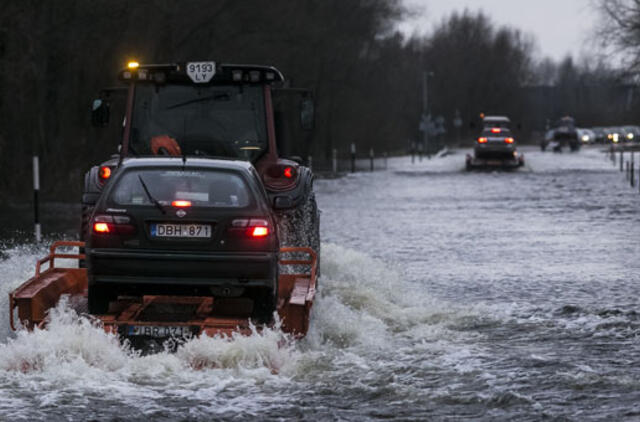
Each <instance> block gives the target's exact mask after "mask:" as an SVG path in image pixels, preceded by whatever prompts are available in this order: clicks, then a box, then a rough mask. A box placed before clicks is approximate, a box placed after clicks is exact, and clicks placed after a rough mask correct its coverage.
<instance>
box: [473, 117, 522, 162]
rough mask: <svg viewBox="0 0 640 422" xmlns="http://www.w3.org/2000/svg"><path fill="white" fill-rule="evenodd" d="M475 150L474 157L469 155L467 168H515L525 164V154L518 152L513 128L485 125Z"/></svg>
mask: <svg viewBox="0 0 640 422" xmlns="http://www.w3.org/2000/svg"><path fill="white" fill-rule="evenodd" d="M503 122H504V121H503ZM473 152H474V155H473V157H472V156H471V155H467V158H466V169H467V170H472V169H475V168H505V169H513V168H517V167H520V166H522V165H523V164H524V156H523V155H521V154H519V153H518V151H517V149H516V141H515V139H514V137H513V135H512V133H511V130H510V129H507V128H504V127H499V126H496V127H485V128H484V129H483V130H482V133H481V134H480V136H479V137H478V139H477V140H476V144H475V147H474V149H473Z"/></svg>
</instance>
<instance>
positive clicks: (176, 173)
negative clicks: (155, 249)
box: [110, 169, 252, 208]
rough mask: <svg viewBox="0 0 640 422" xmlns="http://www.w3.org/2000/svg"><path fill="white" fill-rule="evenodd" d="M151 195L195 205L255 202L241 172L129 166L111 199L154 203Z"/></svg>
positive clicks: (242, 205)
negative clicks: (130, 167) (134, 167)
mask: <svg viewBox="0 0 640 422" xmlns="http://www.w3.org/2000/svg"><path fill="white" fill-rule="evenodd" d="M145 187H146V188H147V190H148V191H149V192H148V194H147V192H146V191H145ZM149 196H151V197H152V198H153V199H155V200H157V201H158V202H159V203H160V204H162V205H170V204H171V203H172V202H173V201H190V202H191V205H192V206H194V207H231V208H245V207H247V206H249V204H250V203H251V202H252V201H251V197H252V195H251V191H250V190H249V187H248V186H247V183H246V182H245V180H244V179H243V178H242V176H240V175H239V174H236V173H234V172H230V171H221V170H205V169H203V170H200V169H197V170H194V169H186V170H184V171H183V170H179V169H135V170H129V171H127V172H126V173H125V174H124V175H123V176H122V177H121V178H120V179H118V181H117V185H116V186H115V187H114V189H113V190H112V193H111V197H110V200H111V202H113V203H115V204H118V205H152V203H153V202H152V200H151V198H149Z"/></svg>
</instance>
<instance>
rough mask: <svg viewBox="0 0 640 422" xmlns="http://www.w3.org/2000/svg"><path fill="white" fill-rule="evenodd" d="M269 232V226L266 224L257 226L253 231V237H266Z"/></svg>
mask: <svg viewBox="0 0 640 422" xmlns="http://www.w3.org/2000/svg"><path fill="white" fill-rule="evenodd" d="M268 234H269V228H268V227H265V226H256V227H254V228H253V230H252V231H251V237H265V236H267V235H268Z"/></svg>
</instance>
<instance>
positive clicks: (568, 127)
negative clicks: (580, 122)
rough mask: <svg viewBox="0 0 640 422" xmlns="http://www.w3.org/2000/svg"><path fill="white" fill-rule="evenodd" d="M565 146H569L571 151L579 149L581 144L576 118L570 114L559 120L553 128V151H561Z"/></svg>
mask: <svg viewBox="0 0 640 422" xmlns="http://www.w3.org/2000/svg"><path fill="white" fill-rule="evenodd" d="M565 146H568V147H569V149H570V150H571V151H577V150H579V149H580V146H581V140H580V139H579V137H578V131H577V129H576V124H575V120H574V119H573V117H569V116H565V117H563V118H561V119H560V120H558V121H557V122H556V125H555V127H554V129H553V142H552V149H553V151H554V152H561V151H562V149H563V148H564V147H565Z"/></svg>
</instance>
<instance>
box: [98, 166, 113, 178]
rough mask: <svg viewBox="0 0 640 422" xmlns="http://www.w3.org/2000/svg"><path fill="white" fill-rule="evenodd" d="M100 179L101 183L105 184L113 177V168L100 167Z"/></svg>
mask: <svg viewBox="0 0 640 422" xmlns="http://www.w3.org/2000/svg"><path fill="white" fill-rule="evenodd" d="M98 177H99V178H100V181H101V182H105V181H106V180H107V179H108V178H110V177H111V167H108V166H102V167H100V169H99V170H98Z"/></svg>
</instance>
